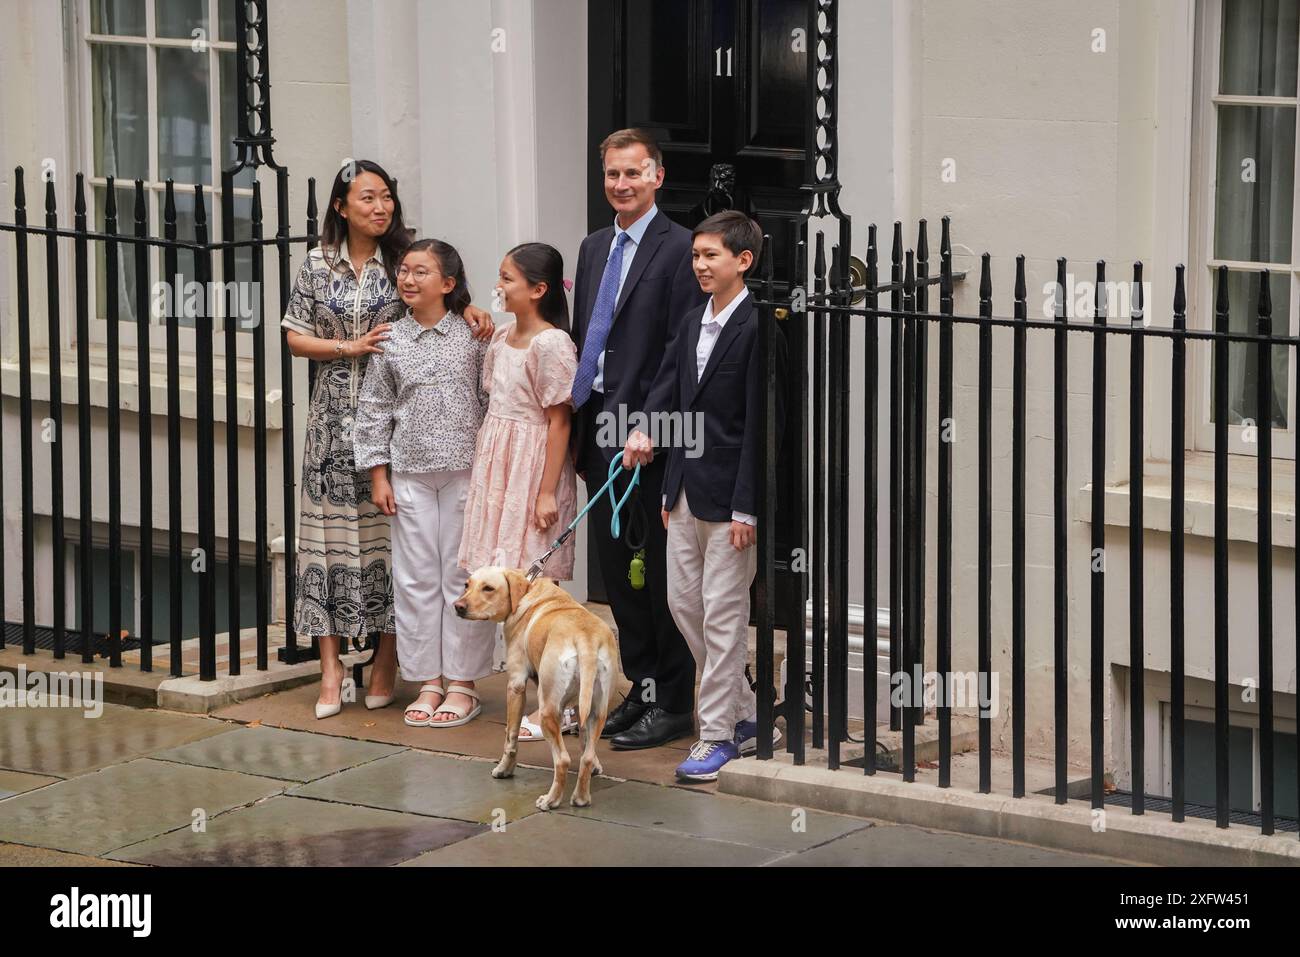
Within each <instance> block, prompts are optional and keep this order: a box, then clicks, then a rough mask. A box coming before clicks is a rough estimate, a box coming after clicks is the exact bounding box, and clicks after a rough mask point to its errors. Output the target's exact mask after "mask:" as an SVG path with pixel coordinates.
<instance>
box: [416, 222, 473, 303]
mask: <svg viewBox="0 0 1300 957" xmlns="http://www.w3.org/2000/svg"><path fill="white" fill-rule="evenodd" d="M421 252H423V253H428V254H429V255H431V256H432V257H433V258H434V259H436V260H438V271H439V272H440V273H442V274H443V276H445V277H446V278H448V279H454V280H456V285H455V286H453V287H452V289H451V292H449V293H447V294H446V295H445V296H443V303H444V304H445V305H446V307H447V311H448V312H451V313H454V314H455V315H458V316H464V315H465V307H466V306H468V305H469V304H470V301H471V300H470V295H469V282H468V281H466V279H465V264H464V263H463V262H462V261H461V258H460V253H458V252H456V247H455V246H453V245H451V243H444V242H443V241H442V240H441V239H417V240H416V241H415V242H413V243H411V245H409V246H407V247H406V249H405V250H403V252H402V259H405V258H406V257H407V256H409V255H411V253H421ZM398 264H399V265H400V261H399V263H398Z"/></svg>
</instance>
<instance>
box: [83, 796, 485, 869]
mask: <svg viewBox="0 0 1300 957" xmlns="http://www.w3.org/2000/svg"><path fill="white" fill-rule="evenodd" d="M484 830H486V828H485V827H484V826H483V825H479V824H469V823H466V822H464V821H448V820H444V819H441V818H431V817H422V816H420V815H417V814H398V813H395V812H393V811H380V810H376V809H374V808H368V807H353V806H351V805H347V804H330V803H327V802H324V801H309V800H306V799H305V798H294V797H276V798H272V799H270V800H269V801H265V802H263V803H261V804H255V805H253V806H252V807H245V808H238V809H236V810H234V811H228V812H227V813H225V814H221V815H218V816H217V817H214V818H210V819H209V820H208V822H207V829H206V830H205V831H203V832H201V833H195V832H194V831H193V830H192V829H190V828H183V829H181V830H178V831H172V832H170V833H167V834H163V835H161V836H159V837H155V838H152V839H150V840H148V841H144V842H142V843H140V844H133V845H131V846H130V847H125V848H121V849H120V850H117V851H114V852H113V853H112V854H110V855H109V856H110V857H111V858H113V859H115V860H123V861H135V862H137V863H140V864H154V865H160V866H191V865H192V866H201V867H227V866H236V867H263V866H279V867H285V866H288V867H328V866H346V867H386V866H388V865H391V864H396V863H398V862H399V861H404V860H409V859H410V858H413V857H415V856H417V855H419V854H421V853H423V852H425V851H430V850H433V849H435V848H440V847H444V846H445V845H448V844H452V843H455V842H456V841H461V840H464V839H465V838H467V837H471V836H473V835H475V834H479V833H481V832H483V831H484Z"/></svg>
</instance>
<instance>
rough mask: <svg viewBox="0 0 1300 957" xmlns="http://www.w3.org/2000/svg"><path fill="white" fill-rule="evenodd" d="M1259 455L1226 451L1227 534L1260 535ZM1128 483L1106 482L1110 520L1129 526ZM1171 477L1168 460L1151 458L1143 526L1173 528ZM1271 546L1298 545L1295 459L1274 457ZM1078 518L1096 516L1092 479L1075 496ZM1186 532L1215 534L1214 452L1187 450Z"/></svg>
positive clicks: (1238, 538) (1234, 537) (1246, 538)
mask: <svg viewBox="0 0 1300 957" xmlns="http://www.w3.org/2000/svg"><path fill="white" fill-rule="evenodd" d="M1256 467H1257V466H1256V459H1255V457H1254V456H1249V455H1229V456H1228V540H1229V541H1234V542H1258V541H1259V523H1258V515H1259V509H1258V508H1257V507H1256V503H1257V498H1256V496H1257V489H1258V485H1257V482H1256ZM1130 487H1131V486H1130V483H1129V482H1128V480H1127V479H1125V480H1123V481H1120V482H1113V483H1107V485H1106V506H1105V508H1106V515H1105V521H1106V524H1107V525H1114V526H1119V527H1123V528H1127V527H1128V518H1129V499H1130V497H1131V496H1130ZM1171 493H1172V483H1171V482H1170V476H1169V463H1168V462H1148V463H1146V466H1145V467H1144V469H1143V475H1142V526H1143V528H1146V529H1150V530H1151V531H1156V532H1169V531H1170V530H1171V529H1170V514H1169V504H1170V498H1171ZM1272 504H1273V530H1272V531H1273V546H1274V547H1275V548H1295V547H1296V534H1295V462H1294V461H1293V460H1289V459H1274V460H1273V503H1272ZM1074 518H1075V519H1076V520H1077V521H1081V522H1085V523H1091V522H1092V483H1091V482H1089V483H1088V484H1087V485H1085V486H1084V487H1083V488H1081V489H1079V490H1078V491H1077V492H1076V493H1075V496H1074ZM1183 532H1184V533H1185V534H1186V535H1189V536H1193V537H1197V538H1209V539H1213V538H1214V455H1213V454H1212V453H1209V452H1188V453H1187V465H1186V481H1185V483H1184V506H1183Z"/></svg>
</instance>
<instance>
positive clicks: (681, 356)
mask: <svg viewBox="0 0 1300 957" xmlns="http://www.w3.org/2000/svg"><path fill="white" fill-rule="evenodd" d="M704 308H705V307H704V306H699V307H698V308H695V309H692V310H691V311H690V312H689V313H688V314H687V315H686V317H685V320H684V321H685V323H686V326H685V329H684V330H683V332H682V334H681V335H680V336H679V337H678V348H677V356H676V364H677V369H676V375H675V376H674V377H673V383H674V386H673V397H672V404H671V406H670V407H671V408H672V409H674V410H677V411H680V412H681V413H682V414H683V415H684V416H697V415H698V417H699V418H700V419H702V420H703V426H704V432H703V436H702V437H701V436H698V435H697V436H696V442H697V443H698V446H697V449H696V451H699V452H700V453H701V454H700V455H699V456H698V457H695V458H692V457H690V456H688V455H687V454H686V453H687V450H686V449H685V447H684V444H682V443H678V444H675V445H674V447H673V448H672V449H671V450H670V451H669V457H668V471H667V472H666V473H665V475H664V489H663V490H664V495H665V497H666V508H667V509H668V510H669V511H672V509H673V506H674V505H676V504H677V496H678V495H679V494H680V493H681V491H682V489H685V490H686V500H687V503H688V504H689V505H690V509H691V514H692V515H694V516H695V517H696V518H698V519H700V520H701V521H705V522H730V521H731V513H732V512H733V511H734V512H744V513H746V514H748V515H754V516H757V515H758V513H759V511H760V510H761V508H760V503H759V501H758V479H759V469H761V468H762V464H763V435H762V434H761V432H760V431H759V419H760V417H761V416H762V414H763V407H762V402H763V385H764V383H763V370H762V369H761V368H760V367H759V366H760V362H759V352H758V331H759V321H760V320H761V318H762V317H761V315H760V314H759V312H758V310H756V309H755V308H754V295H753V293H752V292H751V293H750V294H749V295H748V296H746V297H745V299H744V301H743V302H741V303H740V305H738V306H737V307H736V311H735V312H733V313H732V314H731V318H729V319H728V320H727V324H726V325H725V326H723V327H722V332H721V333H720V334H719V335H718V341H717V342H716V343H714V346H713V351H712V352H711V353H710V354H709V361H708V364H707V365H705V367H704V374H703V375H701V376H700V378H699V381H698V382H696V379H695V369H696V359H695V350H696V347H697V346H698V345H699V343H700V330H701V325H700V320H701V319H702V318H703V317H704ZM771 348H772V350H773V351H774V352H775V357H776V374H777V382H778V386H777V390H776V436H777V438H776V442H777V448H775V449H773V450H772V454H773V455H776V454H777V452H778V450H779V449H780V447H781V433H782V431H783V427H784V424H785V402H784V399H783V396H784V392H785V390H784V387H783V385H781V383H784V381H785V372H786V346H785V336H784V335H782V334H781V332H780V331H779V330H777V329H775V328H774V329H773V330H772V336H771ZM692 454H694V453H692ZM769 493H770V494H772V495H775V494H776V490H775V489H770V490H769Z"/></svg>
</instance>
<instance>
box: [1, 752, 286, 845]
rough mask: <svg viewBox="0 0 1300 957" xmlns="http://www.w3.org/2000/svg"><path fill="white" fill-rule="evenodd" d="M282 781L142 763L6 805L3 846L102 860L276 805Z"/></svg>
mask: <svg viewBox="0 0 1300 957" xmlns="http://www.w3.org/2000/svg"><path fill="white" fill-rule="evenodd" d="M284 786H285V784H284V782H283V781H273V780H271V779H269V778H258V777H253V776H252V775H248V774H239V773H238V772H235V771H217V770H213V769H211V768H196V767H190V766H189V765H184V764H172V763H170V762H167V761H152V760H149V759H148V758H142V759H140V760H137V761H131V762H128V763H127V764H119V765H115V766H114V767H111V768H106V769H104V770H103V771H98V772H96V773H94V774H83V775H80V776H78V777H75V778H72V779H70V780H67V781H60V782H59V783H58V784H51V785H50V786H49V787H45V788H40V789H39V790H36V791H29V792H27V793H26V794H19V795H17V796H16V797H12V798H9V799H8V800H6V801H0V841H14V842H16V843H19V844H33V845H36V846H39V847H53V848H57V849H59V850H64V851H75V852H78V853H81V854H104V853H106V852H108V851H111V850H114V849H115V848H119V847H123V846H125V845H127V844H134V843H135V842H137V841H142V840H144V839H146V838H150V837H154V836H155V835H158V834H162V833H163V832H165V831H169V830H173V829H175V828H178V827H188V826H189V825H190V823H191V822H192V820H193V812H194V810H195V809H196V808H202V809H203V811H204V812H205V813H206V814H207V815H208V816H209V818H210V817H211V816H212V815H214V814H218V813H220V812H221V811H226V810H229V809H231V808H234V807H238V806H240V805H242V804H251V803H252V802H254V801H257V800H260V799H262V798H265V797H270V796H271V795H272V794H276V793H278V792H279V791H281V790H282V789H283V788H284Z"/></svg>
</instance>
